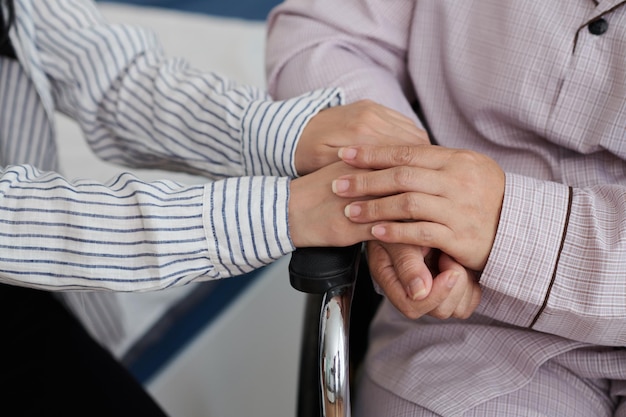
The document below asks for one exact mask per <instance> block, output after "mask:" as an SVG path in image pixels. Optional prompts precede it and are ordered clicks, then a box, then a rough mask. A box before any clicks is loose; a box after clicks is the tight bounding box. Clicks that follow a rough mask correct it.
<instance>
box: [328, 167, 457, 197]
mask: <svg viewBox="0 0 626 417" xmlns="http://www.w3.org/2000/svg"><path fill="white" fill-rule="evenodd" d="M445 181H446V177H445V174H443V173H442V172H441V171H436V170H432V169H424V168H420V167H411V166H405V165H402V166H397V167H393V168H386V169H382V170H377V171H365V172H363V171H362V172H360V173H356V174H349V175H343V176H341V177H339V178H337V179H336V180H334V181H333V191H334V192H335V193H337V194H338V195H341V196H343V197H358V196H365V195H368V196H370V195H373V196H379V195H391V194H397V193H403V192H408V191H419V192H423V193H427V194H433V195H440V194H443V193H444V192H445V191H446V189H447V188H446V186H445Z"/></svg>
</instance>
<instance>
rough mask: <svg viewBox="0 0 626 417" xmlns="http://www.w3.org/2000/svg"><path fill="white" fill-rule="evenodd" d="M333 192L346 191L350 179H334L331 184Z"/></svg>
mask: <svg viewBox="0 0 626 417" xmlns="http://www.w3.org/2000/svg"><path fill="white" fill-rule="evenodd" d="M332 187H333V193H335V194H337V193H343V192H346V191H347V190H348V187H350V181H348V180H334V181H333V184H332Z"/></svg>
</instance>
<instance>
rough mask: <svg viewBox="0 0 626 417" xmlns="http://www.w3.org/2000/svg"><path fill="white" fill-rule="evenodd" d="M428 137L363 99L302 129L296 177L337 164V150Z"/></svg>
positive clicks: (400, 117)
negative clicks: (351, 146)
mask: <svg viewBox="0 0 626 417" xmlns="http://www.w3.org/2000/svg"><path fill="white" fill-rule="evenodd" d="M424 143H428V135H427V134H426V132H424V131H423V130H421V129H419V128H418V127H417V126H415V124H414V123H413V121H412V120H411V119H409V118H407V117H405V116H404V115H402V114H401V113H398V112H396V111H394V110H391V109H389V108H387V107H384V106H382V105H380V104H376V103H374V102H373V101H369V100H362V101H358V102H356V103H352V104H347V105H345V106H337V107H331V108H328V109H326V110H322V111H321V112H319V113H318V114H317V115H316V116H315V117H313V118H312V119H311V120H310V121H309V123H308V124H307V126H306V127H305V129H304V131H303V133H302V136H301V137H300V140H299V142H298V145H297V148H296V154H295V164H296V170H297V171H298V174H300V175H304V174H308V173H310V172H313V171H315V170H317V169H319V168H321V167H324V166H326V165H328V164H330V163H333V162H336V161H339V157H338V156H337V151H338V150H339V148H341V147H344V146H350V145H359V144H363V145H402V144H407V145H415V144H424Z"/></svg>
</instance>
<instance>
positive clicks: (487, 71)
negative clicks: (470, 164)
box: [267, 0, 626, 416]
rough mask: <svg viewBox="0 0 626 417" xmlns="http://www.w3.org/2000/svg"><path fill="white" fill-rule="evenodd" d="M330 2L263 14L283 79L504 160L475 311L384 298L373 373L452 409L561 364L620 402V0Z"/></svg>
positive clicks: (624, 290)
mask: <svg viewBox="0 0 626 417" xmlns="http://www.w3.org/2000/svg"><path fill="white" fill-rule="evenodd" d="M336 3H337V2H336V1H334V0H287V1H286V2H284V3H283V4H281V5H280V6H279V7H278V8H277V9H275V11H274V12H273V14H272V15H271V16H270V20H269V27H270V29H269V30H270V34H269V38H268V56H267V62H268V73H269V76H270V78H269V86H270V91H271V92H272V93H274V94H276V96H277V97H281V98H282V97H291V96H294V95H295V94H298V93H301V92H302V91H304V90H305V89H309V88H317V87H319V86H324V85H338V86H341V87H342V88H344V90H345V92H346V98H347V100H348V101H354V100H358V99H360V98H369V99H372V100H375V101H378V102H381V103H383V104H386V105H388V106H391V107H393V108H395V109H397V110H399V111H401V112H403V113H405V114H406V115H407V116H409V117H412V118H413V119H414V120H415V121H416V123H422V122H424V124H425V125H427V126H428V127H429V128H430V132H431V134H432V136H433V137H434V139H436V140H437V142H438V143H439V144H441V145H443V146H448V147H452V148H466V149H473V150H476V151H478V152H482V153H485V154H487V155H489V156H491V157H492V158H493V159H494V160H496V161H497V162H498V163H499V164H500V166H501V167H502V168H503V169H504V170H505V172H506V186H505V193H504V201H503V207H502V212H501V216H500V222H499V225H498V231H497V234H496V237H495V242H494V245H493V249H492V251H491V253H490V256H489V259H488V262H487V265H486V267H485V269H484V271H482V275H481V280H480V283H481V287H482V289H483V295H482V301H481V305H480V306H479V308H478V310H477V314H474V316H473V317H471V318H470V319H469V320H466V321H456V320H449V321H438V320H434V319H431V318H422V319H420V320H417V321H409V320H408V319H405V318H402V317H400V316H399V314H398V313H397V312H396V311H395V310H394V309H393V308H392V307H391V306H390V305H388V304H385V306H384V307H383V309H382V310H381V313H380V316H379V318H378V320H377V321H376V322H375V324H374V327H373V331H372V333H371V334H372V336H373V348H372V350H371V354H370V357H369V362H368V372H369V375H370V376H371V377H372V379H373V380H374V381H375V382H376V383H378V384H379V385H381V386H383V387H384V388H385V389H386V390H387V391H389V392H392V393H395V394H396V395H399V396H401V397H403V398H405V399H407V400H408V401H411V402H414V403H417V404H420V405H421V406H423V407H425V408H428V409H430V410H433V411H434V412H436V413H437V414H440V415H445V416H456V415H461V414H462V413H463V412H464V411H465V410H468V409H471V408H473V407H475V406H476V405H477V404H480V403H484V402H486V401H488V400H490V399H493V398H496V397H498V396H501V395H504V394H505V393H509V392H513V391H515V390H518V389H520V387H522V386H524V385H525V384H527V383H528V381H529V380H530V379H531V378H533V377H534V375H536V374H537V369H538V368H539V367H540V366H542V365H543V364H544V363H546V362H548V361H554V363H557V361H558V363H560V364H563V363H567V364H568V365H567V366H568V369H569V370H571V372H572V375H573V374H574V373H576V374H577V375H580V376H582V377H585V378H589V379H592V378H598V379H601V380H604V379H605V381H610V383H611V389H612V392H611V394H612V396H613V397H612V398H611V399H610V401H615V402H617V401H622V402H623V401H624V400H623V397H624V396H626V349H624V348H623V347H624V346H626V104H625V103H626V99H625V98H626V72H625V66H624V62H625V61H626V47H625V45H626V1H624V0H601V1H598V0H550V1H543V0H462V1H461V0H459V1H455V0H419V1H415V0H397V1H389V0H344V1H342V2H341V6H337V4H336ZM416 97H419V100H420V104H421V108H422V113H423V115H424V117H423V118H421V119H419V120H418V118H417V117H416V115H415V113H414V112H413V110H412V106H411V105H412V103H413V102H414V101H415V99H416ZM570 382H571V381H570ZM557 391H558V389H557V388H555V389H554V392H548V393H547V394H546V395H552V394H554V395H555V396H556V395H559V393H558V392H557ZM603 394H605V395H606V397H608V391H604V392H603ZM617 396H622V398H621V399H617ZM560 400H562V401H565V400H564V399H563V398H560ZM622 406H624V404H622ZM623 411H624V407H622V412H623ZM416 415H417V414H416ZM500 415H502V414H500ZM511 415H512V414H511ZM516 415H517V414H516ZM519 415H525V413H523V412H521V414H519ZM546 415H562V413H560V412H559V411H558V410H556V411H553V412H550V411H548V412H546ZM598 415H600V414H598ZM620 415H624V414H620Z"/></svg>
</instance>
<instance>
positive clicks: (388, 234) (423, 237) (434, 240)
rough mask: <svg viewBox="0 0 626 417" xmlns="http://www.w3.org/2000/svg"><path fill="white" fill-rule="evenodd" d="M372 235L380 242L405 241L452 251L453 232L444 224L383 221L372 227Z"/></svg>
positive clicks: (410, 243)
mask: <svg viewBox="0 0 626 417" xmlns="http://www.w3.org/2000/svg"><path fill="white" fill-rule="evenodd" d="M371 232H372V236H374V237H375V238H376V239H378V240H380V241H382V242H388V243H406V244H409V245H415V246H425V247H429V248H437V249H441V250H442V251H444V252H447V253H454V251H453V250H450V249H454V246H453V245H454V239H455V235H454V232H453V231H452V230H451V229H450V228H448V227H447V226H445V225H442V224H439V223H434V222H428V221H414V222H385V223H379V224H377V225H375V226H373V227H372V230H371Z"/></svg>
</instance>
